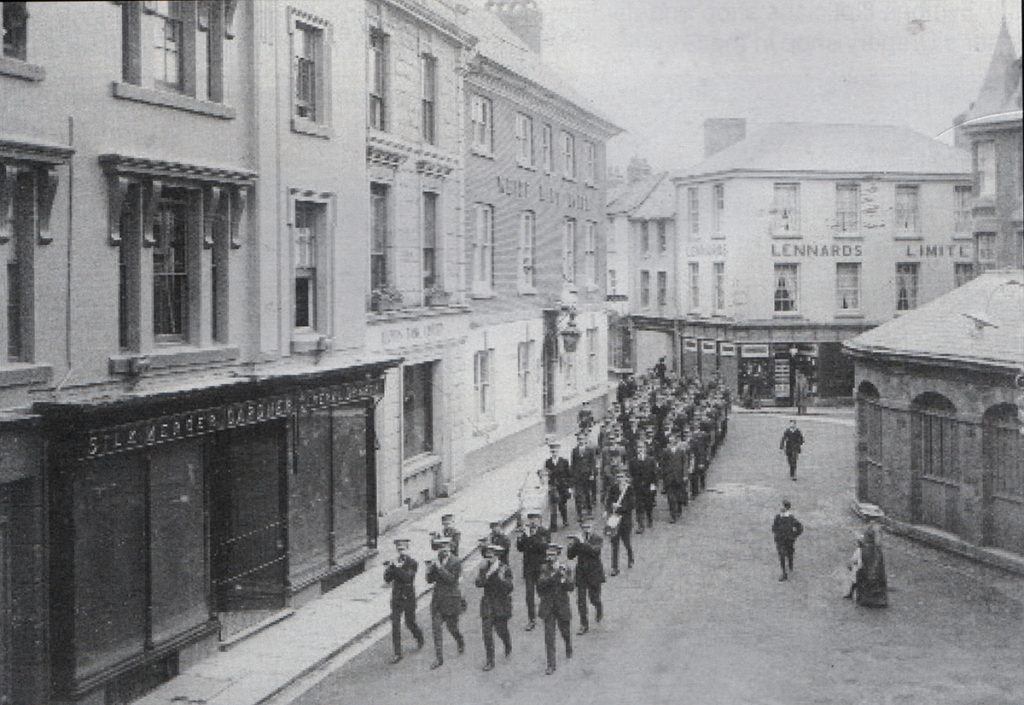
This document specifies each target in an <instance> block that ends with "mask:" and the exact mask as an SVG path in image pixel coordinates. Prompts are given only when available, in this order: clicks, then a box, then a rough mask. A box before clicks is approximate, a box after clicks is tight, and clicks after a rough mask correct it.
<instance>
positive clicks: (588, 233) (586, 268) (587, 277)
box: [583, 220, 597, 287]
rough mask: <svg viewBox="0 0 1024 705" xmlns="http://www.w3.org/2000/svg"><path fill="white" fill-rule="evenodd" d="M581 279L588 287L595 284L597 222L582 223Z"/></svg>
mask: <svg viewBox="0 0 1024 705" xmlns="http://www.w3.org/2000/svg"><path fill="white" fill-rule="evenodd" d="M583 280H584V283H585V284H586V285H587V286H589V287H595V286H597V223H595V222H594V221H592V220H587V221H584V223H583Z"/></svg>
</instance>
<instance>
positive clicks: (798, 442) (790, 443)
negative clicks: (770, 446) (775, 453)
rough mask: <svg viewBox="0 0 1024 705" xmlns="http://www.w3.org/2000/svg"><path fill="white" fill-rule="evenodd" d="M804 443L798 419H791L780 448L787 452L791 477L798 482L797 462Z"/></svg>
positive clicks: (783, 434)
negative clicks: (797, 422) (797, 424)
mask: <svg viewBox="0 0 1024 705" xmlns="http://www.w3.org/2000/svg"><path fill="white" fill-rule="evenodd" d="M803 445H804V434H802V433H800V429H799V428H797V427H796V419H790V420H789V428H787V429H786V430H785V431H783V432H782V440H781V441H779V450H781V451H783V452H785V454H786V460H788V461H789V479H791V480H793V481H794V482H796V463H797V460H799V459H800V450H801V448H802V447H803Z"/></svg>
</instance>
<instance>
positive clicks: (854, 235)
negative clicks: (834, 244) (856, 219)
mask: <svg viewBox="0 0 1024 705" xmlns="http://www.w3.org/2000/svg"><path fill="white" fill-rule="evenodd" d="M832 237H833V238H834V239H836V240H863V239H864V236H863V235H862V234H861V232H860V231H859V230H858V231H857V232H849V233H842V232H840V233H833V235H832Z"/></svg>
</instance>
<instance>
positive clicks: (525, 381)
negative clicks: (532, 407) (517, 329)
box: [516, 340, 537, 402]
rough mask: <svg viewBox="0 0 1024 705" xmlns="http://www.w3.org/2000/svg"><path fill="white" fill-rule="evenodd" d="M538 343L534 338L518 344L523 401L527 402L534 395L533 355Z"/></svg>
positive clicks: (519, 374)
mask: <svg viewBox="0 0 1024 705" xmlns="http://www.w3.org/2000/svg"><path fill="white" fill-rule="evenodd" d="M536 344H537V343H536V341H534V340H527V341H524V342H521V343H519V345H518V349H517V354H516V360H517V372H518V377H519V400H520V401H521V402H526V401H528V400H529V399H530V398H531V397H532V396H533V387H534V380H533V356H534V348H535V346H536Z"/></svg>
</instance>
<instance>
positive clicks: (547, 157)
mask: <svg viewBox="0 0 1024 705" xmlns="http://www.w3.org/2000/svg"><path fill="white" fill-rule="evenodd" d="M554 152H555V141H554V138H553V136H552V132H551V125H548V124H547V123H545V124H544V125H542V126H541V128H540V160H541V166H542V167H544V173H545V174H550V173H551V171H552V168H553V167H552V165H553V164H554V161H555V157H554Z"/></svg>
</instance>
